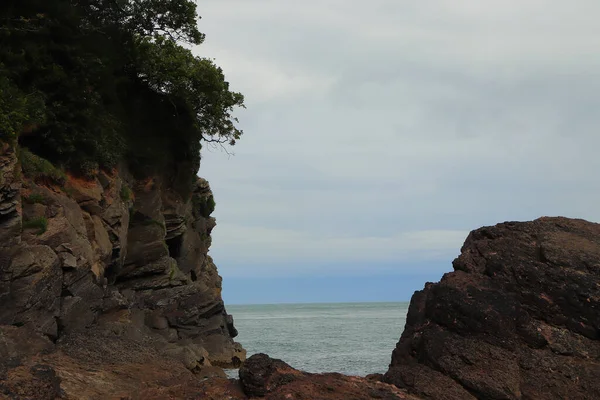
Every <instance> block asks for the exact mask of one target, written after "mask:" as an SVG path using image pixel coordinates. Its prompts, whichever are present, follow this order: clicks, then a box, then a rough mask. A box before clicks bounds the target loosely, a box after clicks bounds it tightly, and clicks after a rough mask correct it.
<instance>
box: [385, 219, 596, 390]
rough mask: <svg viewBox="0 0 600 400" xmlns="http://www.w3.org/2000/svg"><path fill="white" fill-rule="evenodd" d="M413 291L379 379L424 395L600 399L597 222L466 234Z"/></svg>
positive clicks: (548, 222) (541, 223) (554, 222)
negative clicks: (445, 269)
mask: <svg viewBox="0 0 600 400" xmlns="http://www.w3.org/2000/svg"><path fill="white" fill-rule="evenodd" d="M453 266H454V270H455V271H454V272H452V273H449V274H446V275H444V277H443V278H442V280H441V281H440V282H439V283H437V284H427V285H426V287H425V289H424V290H423V291H420V292H417V293H415V295H414V296H413V298H412V301H411V305H410V309H409V313H408V317H407V322H406V328H405V330H404V333H403V334H402V337H401V338H400V342H398V345H397V346H396V349H395V350H394V353H393V356H392V363H391V365H390V369H389V371H388V372H387V373H386V374H385V378H384V379H385V381H386V382H390V383H394V384H396V385H397V386H399V387H403V388H408V389H410V390H411V391H413V392H414V393H418V394H420V395H423V396H426V397H427V398H431V399H465V398H481V399H484V398H485V399H555V398H570V399H597V398H600V381H598V379H597V378H598V377H599V376H600V225H598V224H593V223H590V222H586V221H582V220H570V219H566V218H541V219H538V220H536V221H533V222H527V223H517V222H508V223H504V224H499V225H496V226H493V227H485V228H481V229H478V230H476V231H473V232H471V234H470V235H469V237H468V238H467V240H466V242H465V244H464V246H463V248H462V254H461V255H460V257H458V258H457V259H456V260H455V261H454V263H453Z"/></svg>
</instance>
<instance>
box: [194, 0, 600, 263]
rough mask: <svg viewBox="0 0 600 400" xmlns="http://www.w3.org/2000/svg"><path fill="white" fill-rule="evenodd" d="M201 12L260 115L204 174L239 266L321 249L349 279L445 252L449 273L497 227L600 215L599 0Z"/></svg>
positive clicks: (260, 0)
mask: <svg viewBox="0 0 600 400" xmlns="http://www.w3.org/2000/svg"><path fill="white" fill-rule="evenodd" d="M199 12H200V14H201V15H202V16H203V19H202V20H201V25H200V27H201V29H202V30H203V31H204V32H206V33H207V41H206V43H205V44H204V45H202V46H201V47H199V48H198V49H196V50H195V51H196V53H197V54H200V55H202V56H206V57H211V58H213V57H214V58H216V62H217V64H219V65H220V66H221V67H223V69H224V71H225V73H226V76H227V78H228V80H229V81H230V82H231V86H232V88H233V89H234V90H239V91H241V92H242V93H244V95H245V96H246V101H247V106H248V108H247V110H243V111H240V112H239V114H238V115H239V117H240V122H241V127H242V128H243V129H244V131H245V135H244V137H243V138H242V140H241V141H240V142H239V144H238V145H236V147H235V148H234V149H233V150H234V152H235V153H236V155H235V156H234V157H227V156H226V155H225V154H224V153H221V152H219V151H216V150H210V149H205V150H204V152H203V162H202V167H201V170H200V175H202V176H204V177H206V178H207V179H209V180H210V182H211V186H212V188H213V191H214V192H215V197H216V200H217V210H216V213H215V215H216V217H217V218H218V220H219V226H218V228H217V229H216V230H215V233H214V241H213V250H212V251H213V253H214V255H215V258H216V262H217V264H218V265H221V269H222V272H224V273H225V274H227V273H229V272H234V271H240V270H242V269H243V267H244V265H247V264H249V263H250V262H251V263H253V264H259V265H270V266H272V267H268V268H267V267H265V268H264V271H268V270H270V271H275V270H276V269H277V268H276V266H275V265H276V264H279V265H284V264H285V265H286V267H285V268H280V270H279V271H278V273H285V272H286V271H287V273H289V274H293V273H295V272H297V270H298V269H300V268H302V267H301V266H299V265H296V264H294V262H293V261H294V260H296V259H304V258H303V257H309V258H311V259H313V260H319V259H322V260H327V264H328V267H327V268H332V269H336V270H340V271H341V270H343V268H344V266H347V268H350V264H352V265H353V267H352V268H360V267H357V266H356V265H357V264H356V263H352V261H353V260H367V259H369V260H372V262H369V263H367V262H365V263H363V266H362V268H364V270H365V271H368V270H370V269H373V268H377V266H376V265H375V264H377V263H380V264H381V265H384V264H385V265H386V267H385V268H388V267H387V266H388V265H389V262H393V260H394V259H396V260H398V262H399V263H400V262H403V263H404V265H410V262H411V260H414V261H415V263H416V262H417V261H418V260H424V259H427V258H428V257H431V255H436V257H437V255H439V257H438V258H436V259H437V260H440V262H441V260H442V259H444V260H447V261H444V262H446V263H447V268H448V269H449V268H450V264H449V260H451V258H452V257H453V256H454V255H456V254H457V253H458V251H459V248H460V244H461V243H462V241H463V240H464V239H465V237H466V232H468V231H469V230H471V229H475V228H477V227H479V226H482V225H489V224H494V223H497V222H502V221H504V220H527V219H533V218H536V217H539V216H540V215H565V216H572V217H582V218H586V219H590V220H594V221H598V220H600V208H598V207H597V199H598V198H599V197H600V183H599V182H598V179H597V171H598V170H600V158H599V157H597V149H598V148H600V135H598V134H597V129H598V126H600V115H599V114H598V113H597V110H598V109H599V108H600V97H599V96H598V93H600V72H598V71H600V53H598V51H597V49H598V47H599V46H600V39H599V38H600V26H599V25H598V24H597V21H596V17H595V16H596V15H598V13H600V3H598V2H597V1H592V0H575V1H574V2H569V3H565V2H559V1H541V0H522V1H516V0H508V1H500V0H490V1H486V2H481V1H475V0H464V1H461V2H458V3H457V2H455V1H450V0H429V1H421V2H417V1H414V2H398V1H393V0H375V1H372V2H358V1H350V0H346V1H341V0H323V1H317V0H308V1H304V2H297V1H292V0H277V1H275V0H253V1H248V0H243V1H242V0H230V1H228V2H222V1H217V0H206V1H203V2H200V3H199ZM459 233H460V237H459ZM275 244H276V245H275ZM449 246H452V248H450V247H449ZM366 255H368V257H367V256H366ZM288 257H289V258H288ZM434 258H435V257H434ZM288 259H289V262H286V260H288ZM292 264H293V265H292ZM316 264H318V263H315V265H316ZM358 264H361V263H360V262H359V263H358ZM269 268H271V269H269ZM381 268H384V267H383V266H382V267H381ZM282 270H283V271H282ZM265 273H267V272H265ZM315 273H316V272H315Z"/></svg>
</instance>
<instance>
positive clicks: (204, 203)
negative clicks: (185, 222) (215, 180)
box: [192, 195, 217, 218]
mask: <svg viewBox="0 0 600 400" xmlns="http://www.w3.org/2000/svg"><path fill="white" fill-rule="evenodd" d="M192 201H193V205H194V208H195V209H196V210H197V211H198V213H199V214H200V215H201V216H203V217H204V218H208V217H210V214H212V213H213V212H214V211H215V206H216V205H217V203H215V198H214V197H213V196H212V195H210V196H207V197H205V196H194V197H193V199H192Z"/></svg>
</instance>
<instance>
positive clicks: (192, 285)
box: [0, 145, 245, 399]
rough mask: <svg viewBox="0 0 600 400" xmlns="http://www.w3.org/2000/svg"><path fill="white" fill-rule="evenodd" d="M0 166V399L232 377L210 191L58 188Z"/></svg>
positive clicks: (95, 394) (158, 183)
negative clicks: (213, 251) (226, 371)
mask: <svg viewBox="0 0 600 400" xmlns="http://www.w3.org/2000/svg"><path fill="white" fill-rule="evenodd" d="M0 154H1V155H0V304H1V307H0V360H1V361H0V397H2V394H3V395H5V396H9V398H36V399H38V398H39V399H45V398H54V397H52V396H53V395H54V394H52V391H53V390H55V389H56V390H57V392H56V393H59V392H62V395H64V396H66V398H107V397H106V396H108V397H110V396H113V395H114V396H116V395H118V394H119V393H121V392H123V391H124V392H123V393H129V394H128V395H131V393H134V392H135V391H136V390H137V389H139V388H140V387H142V386H143V385H144V384H145V382H148V385H149V386H150V387H151V386H152V385H155V386H157V387H160V386H164V384H161V383H160V380H161V379H171V380H173V379H175V380H182V381H186V380H189V379H192V377H193V374H191V373H189V371H192V372H194V373H195V374H196V375H200V376H213V375H218V376H223V372H222V370H220V369H219V368H217V366H223V367H225V366H239V364H240V362H241V361H243V360H244V359H245V350H244V349H243V348H242V347H241V345H239V344H238V343H236V342H234V340H233V338H234V337H235V336H236V335H237V332H236V330H235V328H234V326H233V319H232V317H231V316H230V315H228V314H227V312H226V310H225V307H224V304H223V300H222V298H221V277H220V276H219V275H218V272H217V269H216V266H215V264H214V263H213V260H212V258H211V257H210V256H209V255H208V249H209V247H210V244H211V237H210V233H211V231H212V229H213V228H214V227H215V224H216V223H215V219H214V218H212V217H210V213H211V212H212V210H213V208H214V200H213V195H212V192H211V190H210V187H209V185H208V182H206V181H205V180H203V179H200V178H198V179H197V181H196V183H195V185H194V187H193V193H192V194H191V195H190V196H188V197H187V198H183V197H182V196H181V195H180V194H178V193H177V192H175V191H174V190H172V189H171V188H170V187H169V185H168V184H167V183H165V182H163V181H162V180H161V178H160V177H158V176H156V177H149V178H146V179H143V180H139V179H134V178H133V177H132V176H131V175H130V174H128V173H127V170H126V168H125V167H123V168H122V169H114V170H113V171H109V172H106V171H100V172H99V173H98V174H97V176H96V177H95V178H93V179H79V178H75V177H72V176H69V175H65V176H64V177H63V178H64V179H62V182H61V183H60V184H56V183H55V182H52V181H51V180H47V179H31V178H29V177H27V176H25V175H24V174H23V173H22V170H21V164H20V162H19V161H18V157H17V154H16V152H15V150H14V149H13V148H12V147H11V146H8V145H4V146H3V147H2V149H1V153H0ZM123 374H125V375H126V376H123ZM120 375H121V376H120ZM119 376H120V377H119ZM55 377H56V379H58V377H59V378H60V389H57V388H58V386H56V385H58V384H56V385H54V383H53V382H55V381H54V380H53V379H55ZM195 379H196V380H197V377H196V378H195ZM38 381H39V385H37V384H36V382H38ZM24 382H28V383H27V385H22V383H24ZM150 382H152V383H150ZM36 385H37V386H36ZM132 388H134V389H132ZM28 390H29V391H30V392H31V393H29V392H27V391H28ZM36 391H37V392H36ZM84 393H85V394H86V395H84ZM10 396H13V397H10Z"/></svg>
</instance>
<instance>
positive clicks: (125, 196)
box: [119, 184, 133, 203]
mask: <svg viewBox="0 0 600 400" xmlns="http://www.w3.org/2000/svg"><path fill="white" fill-rule="evenodd" d="M119 194H120V195H121V200H123V201H124V202H125V203H127V202H128V201H129V200H131V198H132V194H133V193H132V192H131V189H129V186H127V185H125V184H123V185H121V191H120V193H119Z"/></svg>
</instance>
